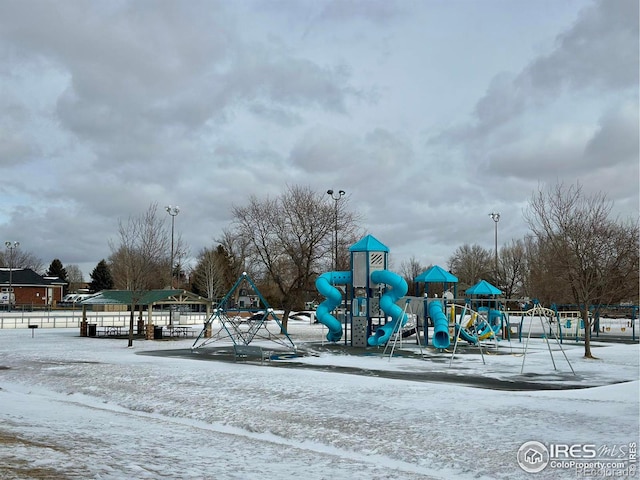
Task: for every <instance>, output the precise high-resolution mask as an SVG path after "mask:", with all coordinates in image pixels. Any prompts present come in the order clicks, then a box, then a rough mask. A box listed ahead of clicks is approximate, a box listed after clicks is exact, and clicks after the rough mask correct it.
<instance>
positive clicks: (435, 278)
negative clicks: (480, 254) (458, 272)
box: [413, 265, 458, 283]
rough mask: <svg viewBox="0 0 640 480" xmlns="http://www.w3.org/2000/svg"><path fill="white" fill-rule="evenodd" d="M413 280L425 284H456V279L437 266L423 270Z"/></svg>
mask: <svg viewBox="0 0 640 480" xmlns="http://www.w3.org/2000/svg"><path fill="white" fill-rule="evenodd" d="M413 280H414V281H415V282H425V283H458V277H456V276H455V275H453V274H452V273H449V272H447V271H446V270H445V269H444V268H442V267H439V266H438V265H434V266H433V267H431V268H429V269H427V270H425V271H424V272H422V273H421V274H420V275H418V276H417V277H416V278H414V279H413Z"/></svg>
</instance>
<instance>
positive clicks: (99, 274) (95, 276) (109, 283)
mask: <svg viewBox="0 0 640 480" xmlns="http://www.w3.org/2000/svg"><path fill="white" fill-rule="evenodd" d="M89 288H90V289H91V291H92V292H99V291H101V290H111V289H112V288H113V277H112V276H111V270H110V269H109V265H108V264H107V262H106V261H105V260H104V259H102V260H100V261H99V262H98V264H97V265H96V268H94V269H93V271H92V272H91V283H90V284H89Z"/></svg>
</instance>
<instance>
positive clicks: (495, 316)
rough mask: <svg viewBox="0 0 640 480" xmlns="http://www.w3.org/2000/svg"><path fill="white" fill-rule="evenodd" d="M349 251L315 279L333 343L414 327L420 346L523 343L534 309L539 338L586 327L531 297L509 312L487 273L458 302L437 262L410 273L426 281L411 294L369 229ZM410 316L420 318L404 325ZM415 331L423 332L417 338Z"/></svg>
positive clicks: (364, 341)
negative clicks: (346, 260) (438, 287)
mask: <svg viewBox="0 0 640 480" xmlns="http://www.w3.org/2000/svg"><path fill="white" fill-rule="evenodd" d="M349 253H350V267H351V268H350V270H348V271H339V272H326V273H324V274H322V275H320V276H319V277H318V278H317V280H316V288H317V290H318V292H319V293H320V294H322V295H323V296H324V297H325V300H324V301H323V302H322V303H321V304H320V305H319V306H318V307H317V310H316V318H317V320H318V322H319V323H321V324H323V325H325V326H326V327H327V328H328V333H327V335H326V339H327V341H329V342H332V343H337V342H339V341H340V340H342V339H343V338H344V343H345V345H348V344H350V345H351V346H353V347H381V346H385V347H386V346H387V345H388V344H389V343H390V342H391V341H392V342H393V343H394V345H393V346H394V348H395V344H396V343H397V341H398V340H400V341H401V339H402V338H404V337H406V336H410V335H413V334H415V335H416V341H417V343H418V345H420V346H422V345H423V344H424V345H428V344H429V342H431V345H432V346H433V347H434V348H435V349H437V350H440V351H444V350H446V349H448V348H449V347H450V346H451V344H452V343H453V344H454V350H455V349H456V348H458V346H459V343H460V342H461V341H463V342H466V343H467V344H469V345H472V346H475V347H478V348H481V347H480V344H481V342H491V343H492V344H493V346H495V347H496V348H497V347H498V342H499V341H501V340H508V341H509V342H510V341H511V339H512V336H513V335H517V339H518V341H519V342H522V335H523V330H524V327H525V322H527V321H528V325H529V326H531V323H532V322H533V319H534V317H535V316H536V315H539V314H540V312H543V313H544V318H545V319H547V320H545V322H546V323H545V322H543V324H544V328H545V329H546V330H544V331H541V332H536V334H541V335H543V337H544V335H546V334H547V333H548V335H552V334H553V335H554V336H556V337H557V338H558V341H559V342H560V343H562V341H563V339H565V338H568V337H569V336H570V335H571V333H575V338H576V341H577V340H578V339H579V337H580V333H581V331H580V328H582V332H584V324H583V322H582V321H581V319H580V318H579V316H580V312H579V311H570V312H568V311H561V310H558V309H557V308H555V306H552V309H545V310H541V307H540V306H539V305H538V304H537V302H536V301H534V302H533V307H532V308H529V309H527V310H522V311H517V312H515V311H509V310H507V309H505V308H504V305H503V304H502V303H501V301H500V300H499V298H498V296H500V295H502V291H501V290H499V289H498V288H496V287H494V286H493V285H491V284H490V283H488V282H487V281H485V280H481V281H479V282H478V283H477V284H476V285H473V286H472V287H470V288H468V289H467V290H466V292H465V294H466V297H467V298H465V299H464V303H455V300H454V299H455V298H456V297H457V282H458V279H457V278H456V277H455V276H454V275H452V274H451V273H450V272H447V271H446V270H444V269H443V268H441V267H439V266H437V265H436V266H433V267H431V268H429V269H428V270H427V271H425V272H423V273H422V274H420V275H418V276H417V277H416V278H415V282H416V284H418V283H420V282H424V283H425V289H424V291H425V295H424V297H418V296H417V293H418V288H417V287H416V296H414V297H410V296H406V293H407V283H406V281H405V280H404V279H403V278H402V277H401V276H400V275H398V274H396V273H394V272H391V271H389V270H388V269H387V267H388V254H389V249H388V247H386V246H385V245H384V244H382V243H381V242H380V241H379V240H377V239H376V238H375V237H373V236H371V235H367V236H366V237H364V238H362V239H361V240H360V241H359V242H357V243H355V244H354V245H352V246H351V247H350V248H349ZM429 283H436V284H442V285H443V286H444V290H445V292H444V295H443V296H442V298H438V296H437V294H434V296H433V297H429V296H428V284H429ZM449 287H451V288H452V289H453V292H454V293H453V294H451V288H449ZM447 294H449V295H447ZM401 305H403V306H404V308H402V306H401ZM416 306H417V308H416ZM340 307H342V309H341V310H342V312H343V313H342V319H341V320H339V319H338V318H337V317H338V316H340V315H339V313H338V311H339V310H340ZM629 308H631V312H632V314H633V317H632V318H631V319H629V320H627V319H624V320H618V322H619V323H621V324H622V322H625V325H626V326H621V327H620V330H621V331H622V332H624V331H625V330H626V328H631V329H632V333H633V340H634V341H635V339H636V337H635V313H636V310H637V307H633V308H632V307H629ZM408 310H409V311H408ZM414 310H415V313H414ZM547 310H548V311H547ZM550 312H552V313H553V314H551V313H550ZM410 317H412V318H416V317H418V318H417V321H416V322H415V324H414V325H412V326H411V327H410V328H409V318H410ZM518 317H519V321H518ZM349 327H350V328H349ZM514 328H515V329H516V331H515V332H514ZM536 328H537V327H536ZM602 328H603V331H604V329H607V328H609V329H611V321H608V322H607V323H606V324H604V325H603V326H602ZM552 329H553V330H554V331H553V332H552V331H551V330H552ZM420 330H422V336H423V339H420V333H421V332H420ZM430 331H431V332H432V338H431V339H430V338H429V332H430ZM349 334H350V336H349ZM530 334H531V331H529V335H530ZM385 352H386V348H385Z"/></svg>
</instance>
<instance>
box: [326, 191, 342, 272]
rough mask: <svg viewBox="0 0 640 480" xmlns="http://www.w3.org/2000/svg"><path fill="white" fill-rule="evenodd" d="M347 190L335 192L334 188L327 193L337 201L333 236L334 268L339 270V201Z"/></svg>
mask: <svg viewBox="0 0 640 480" xmlns="http://www.w3.org/2000/svg"><path fill="white" fill-rule="evenodd" d="M344 194H345V191H344V190H338V192H337V193H335V194H334V191H333V190H327V195H329V196H330V197H331V198H333V201H334V203H335V210H334V212H335V214H334V220H335V225H334V226H335V228H334V231H333V233H334V237H333V270H334V271H337V270H338V202H339V201H340V199H342V197H343V196H344Z"/></svg>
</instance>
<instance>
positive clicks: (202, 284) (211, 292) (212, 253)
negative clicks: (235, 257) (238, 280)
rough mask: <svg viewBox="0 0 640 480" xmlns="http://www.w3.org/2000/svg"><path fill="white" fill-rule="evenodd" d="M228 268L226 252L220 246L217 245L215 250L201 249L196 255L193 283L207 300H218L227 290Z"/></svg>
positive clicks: (228, 286)
mask: <svg viewBox="0 0 640 480" xmlns="http://www.w3.org/2000/svg"><path fill="white" fill-rule="evenodd" d="M228 266H229V263H228V256H227V252H226V251H225V249H224V247H223V246H222V245H218V247H217V248H203V249H202V250H201V251H200V253H199V254H198V263H197V265H196V268H195V270H194V282H195V284H196V286H197V287H198V290H199V291H200V292H203V293H204V294H205V295H206V297H207V298H208V299H210V300H213V299H216V298H220V297H222V295H224V293H225V292H226V291H228V290H229V288H230V285H229V284H228V280H227V278H228Z"/></svg>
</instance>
